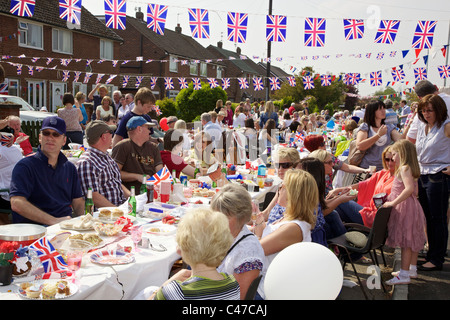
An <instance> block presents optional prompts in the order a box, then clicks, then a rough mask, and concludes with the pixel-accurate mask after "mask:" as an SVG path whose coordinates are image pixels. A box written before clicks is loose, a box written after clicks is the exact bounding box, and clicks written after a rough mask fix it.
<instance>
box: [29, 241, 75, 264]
mask: <svg viewBox="0 0 450 320" xmlns="http://www.w3.org/2000/svg"><path fill="white" fill-rule="evenodd" d="M28 248H29V249H31V250H33V251H35V252H36V254H37V256H38V258H39V260H41V263H42V266H43V267H44V272H55V271H59V270H67V269H68V267H67V264H66V262H65V261H64V259H63V257H62V256H61V255H60V254H59V253H58V251H57V250H56V249H55V248H54V247H53V245H52V244H51V242H50V241H48V239H47V237H46V236H44V237H42V238H40V239H39V240H36V241H35V242H33V243H32V244H31V245H30V246H29V247H28Z"/></svg>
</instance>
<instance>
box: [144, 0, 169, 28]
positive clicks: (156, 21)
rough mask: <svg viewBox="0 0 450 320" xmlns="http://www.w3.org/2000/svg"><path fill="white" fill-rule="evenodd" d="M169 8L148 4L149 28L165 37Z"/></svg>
mask: <svg viewBox="0 0 450 320" xmlns="http://www.w3.org/2000/svg"><path fill="white" fill-rule="evenodd" d="M167 11H168V6H163V5H159V4H150V3H149V4H148V7H147V28H149V29H151V30H152V31H154V32H156V33H157V34H161V35H164V28H165V25H166V19H167Z"/></svg>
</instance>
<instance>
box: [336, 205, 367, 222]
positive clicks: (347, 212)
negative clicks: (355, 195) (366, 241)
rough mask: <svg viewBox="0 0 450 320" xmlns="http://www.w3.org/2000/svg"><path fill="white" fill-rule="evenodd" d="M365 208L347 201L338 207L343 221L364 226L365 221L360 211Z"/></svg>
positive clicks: (337, 209)
mask: <svg viewBox="0 0 450 320" xmlns="http://www.w3.org/2000/svg"><path fill="white" fill-rule="evenodd" d="M362 208H363V207H362V206H361V205H360V204H358V203H357V202H355V201H347V202H344V203H341V204H340V205H338V206H337V207H336V211H337V213H339V216H340V217H341V220H342V221H343V222H345V223H359V224H361V225H364V222H363V219H362V217H361V214H360V213H359V211H360V210H361V209H362Z"/></svg>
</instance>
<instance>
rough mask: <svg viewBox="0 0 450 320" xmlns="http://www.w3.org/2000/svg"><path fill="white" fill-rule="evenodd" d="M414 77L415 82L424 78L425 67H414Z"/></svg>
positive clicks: (425, 74) (425, 75)
mask: <svg viewBox="0 0 450 320" xmlns="http://www.w3.org/2000/svg"><path fill="white" fill-rule="evenodd" d="M414 77H415V78H416V82H417V81H420V80H425V79H426V78H427V68H425V67H423V68H414Z"/></svg>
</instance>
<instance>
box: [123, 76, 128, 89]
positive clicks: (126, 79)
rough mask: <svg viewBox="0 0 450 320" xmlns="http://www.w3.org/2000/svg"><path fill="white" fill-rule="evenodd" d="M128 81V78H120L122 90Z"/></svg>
mask: <svg viewBox="0 0 450 320" xmlns="http://www.w3.org/2000/svg"><path fill="white" fill-rule="evenodd" d="M129 80H130V76H123V78H122V88H125V87H126V86H127V84H128V81H129Z"/></svg>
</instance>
